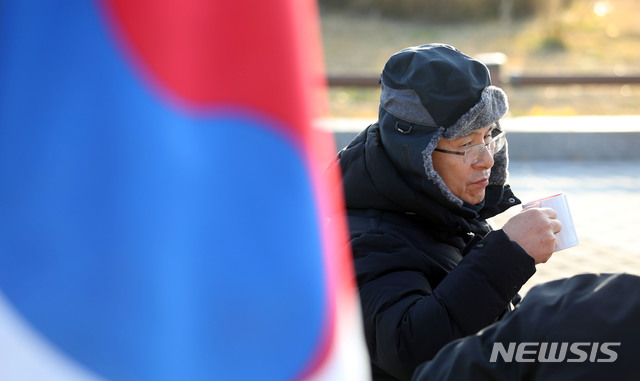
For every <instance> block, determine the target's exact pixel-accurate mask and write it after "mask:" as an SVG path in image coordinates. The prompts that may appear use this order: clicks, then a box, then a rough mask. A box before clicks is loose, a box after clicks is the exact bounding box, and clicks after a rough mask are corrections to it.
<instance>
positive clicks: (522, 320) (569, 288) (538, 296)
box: [414, 274, 640, 381]
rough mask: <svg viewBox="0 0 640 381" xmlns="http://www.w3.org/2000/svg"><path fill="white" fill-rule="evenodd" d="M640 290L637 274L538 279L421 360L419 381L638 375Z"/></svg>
mask: <svg viewBox="0 0 640 381" xmlns="http://www.w3.org/2000/svg"><path fill="white" fill-rule="evenodd" d="M639 292H640V277H638V276H635V275H631V274H579V275H576V276H573V277H571V278H566V279H559V280H555V281H552V282H548V283H544V284H541V285H538V286H536V287H534V288H532V289H531V291H529V292H528V293H527V296H526V297H525V298H524V301H523V302H522V303H520V304H519V305H518V307H517V308H516V309H515V310H514V311H512V312H510V313H509V314H507V315H506V316H505V318H504V319H502V320H501V321H499V322H497V323H496V324H493V325H492V326H490V327H489V328H487V329H485V330H483V331H482V332H481V333H479V334H477V335H472V336H468V337H465V338H463V339H460V340H456V341H454V342H452V343H450V344H449V345H447V346H445V347H444V348H443V349H442V350H441V351H440V352H439V353H438V355H437V356H436V357H435V358H434V359H433V360H431V361H429V362H426V363H424V364H423V365H421V366H419V367H418V369H417V370H416V373H415V375H414V381H464V380H473V381H501V380H504V381H517V380H520V381H525V380H526V381H574V380H576V381H577V380H579V381H591V380H593V381H602V380H612V381H613V380H615V381H624V380H629V381H631V380H634V381H635V380H638V379H640V362H639V361H638V358H639V357H640V329H639V327H638V317H640V299H638V298H637V297H636V295H638V293H639ZM498 346H500V347H502V348H504V349H505V350H504V351H503V352H502V353H500V352H499V351H498V350H497V349H496V348H497V347H498Z"/></svg>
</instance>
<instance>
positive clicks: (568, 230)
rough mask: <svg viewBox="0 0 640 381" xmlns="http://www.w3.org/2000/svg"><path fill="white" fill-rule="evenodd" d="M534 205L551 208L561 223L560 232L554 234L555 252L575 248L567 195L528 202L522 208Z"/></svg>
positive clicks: (574, 230)
mask: <svg viewBox="0 0 640 381" xmlns="http://www.w3.org/2000/svg"><path fill="white" fill-rule="evenodd" d="M535 203H539V204H540V207H542V208H551V209H553V210H555V211H556V213H557V214H558V220H559V221H560V223H562V230H560V232H558V233H557V234H556V237H558V246H557V247H556V249H555V251H560V250H564V249H567V248H569V247H573V246H576V245H577V244H578V235H577V234H576V228H575V226H574V225H573V218H572V217H571V211H570V210H569V203H568V202H567V195H566V194H564V193H560V194H556V195H553V196H549V197H545V198H541V199H539V200H534V201H529V202H527V203H525V204H523V205H522V207H523V208H526V207H528V206H530V205H531V204H535Z"/></svg>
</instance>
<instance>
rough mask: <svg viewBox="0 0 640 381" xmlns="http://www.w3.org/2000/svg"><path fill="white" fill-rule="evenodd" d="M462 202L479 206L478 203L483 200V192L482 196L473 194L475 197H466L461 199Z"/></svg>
mask: <svg viewBox="0 0 640 381" xmlns="http://www.w3.org/2000/svg"><path fill="white" fill-rule="evenodd" d="M462 200H463V201H466V202H468V203H469V204H471V205H476V204H479V203H481V202H482V200H484V192H482V194H475V195H470V196H467V197H465V198H463V199H462Z"/></svg>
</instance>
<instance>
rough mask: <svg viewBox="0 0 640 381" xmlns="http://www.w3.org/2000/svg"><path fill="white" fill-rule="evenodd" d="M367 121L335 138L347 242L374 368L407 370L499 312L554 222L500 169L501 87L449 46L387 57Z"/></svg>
mask: <svg viewBox="0 0 640 381" xmlns="http://www.w3.org/2000/svg"><path fill="white" fill-rule="evenodd" d="M381 85H382V91H381V95H380V112H379V120H378V122H377V123H375V124H373V125H371V126H369V127H367V128H366V129H365V130H364V131H363V132H362V133H360V134H359V135H358V136H357V137H356V138H355V139H354V141H353V142H352V143H351V144H350V145H349V146H348V147H346V148H345V149H344V150H342V151H341V152H340V153H339V155H338V158H339V163H340V165H341V167H342V171H343V178H344V189H345V196H346V204H347V209H348V210H347V214H348V220H349V229H350V233H351V245H352V249H353V255H354V260H355V268H356V273H357V277H358V286H359V291H360V298H361V303H362V311H363V318H364V327H365V335H366V339H367V345H368V348H369V354H370V357H371V365H372V374H373V377H374V379H375V380H395V379H410V378H411V376H412V374H413V372H414V370H415V368H416V366H418V365H419V364H420V363H422V362H424V361H427V360H429V359H431V358H433V356H435V354H436V353H437V352H438V350H440V349H441V348H442V347H443V346H444V345H446V344H447V343H449V342H451V341H453V340H455V339H458V338H461V337H463V336H467V335H471V334H474V333H476V332H478V331H479V330H480V329H482V328H484V327H486V326H488V325H490V324H491V323H493V322H495V321H496V320H498V319H499V318H500V317H501V316H502V314H503V313H504V312H505V311H506V310H507V309H508V308H509V305H510V302H511V300H512V299H513V298H514V297H515V296H516V295H517V292H518V290H519V289H520V287H521V286H522V285H523V284H524V283H525V282H526V281H527V280H528V279H529V278H530V277H531V275H533V273H534V272H535V265H536V264H538V263H543V262H546V261H547V260H548V259H549V257H550V256H551V254H552V253H553V250H554V248H555V244H556V238H555V235H554V233H557V232H558V231H560V229H561V224H560V222H559V221H558V220H557V219H556V218H555V217H556V214H555V212H554V211H553V210H551V209H544V208H539V207H534V208H528V209H526V210H524V211H522V212H521V213H519V214H518V215H516V216H514V217H513V218H512V219H511V220H509V221H508V222H507V223H506V224H505V225H504V227H503V228H502V229H501V230H497V231H493V232H491V228H490V227H489V224H488V223H487V222H486V219H487V218H490V217H492V216H494V215H496V214H498V213H501V212H503V211H504V210H506V209H508V208H510V207H512V206H514V205H517V204H519V203H520V201H519V200H518V199H517V198H516V197H515V196H514V195H513V193H512V192H511V190H510V188H509V186H508V185H507V184H506V180H507V164H508V163H507V161H508V160H507V146H506V140H505V136H504V133H503V132H502V130H501V127H500V122H499V120H500V118H501V117H502V116H503V115H504V114H505V113H506V112H507V109H508V104H507V97H506V95H505V94H504V92H503V91H502V90H500V89H499V88H497V87H495V86H491V81H490V77H489V71H488V70H487V68H486V66H485V65H483V64H482V63H480V62H478V61H476V60H474V59H472V58H471V57H468V56H466V55H464V54H463V53H461V52H460V51H458V50H457V49H455V48H454V47H451V46H448V45H443V44H429V45H423V46H419V47H412V48H407V49H404V50H402V51H400V52H398V53H396V54H395V55H393V56H392V57H391V58H390V59H389V61H388V62H387V63H386V65H385V68H384V70H383V72H382V77H381Z"/></svg>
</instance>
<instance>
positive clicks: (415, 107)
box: [380, 83, 437, 127]
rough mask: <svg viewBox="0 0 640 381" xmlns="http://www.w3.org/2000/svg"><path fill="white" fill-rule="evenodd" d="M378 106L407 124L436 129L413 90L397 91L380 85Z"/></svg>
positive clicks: (431, 118) (434, 123)
mask: <svg viewBox="0 0 640 381" xmlns="http://www.w3.org/2000/svg"><path fill="white" fill-rule="evenodd" d="M381 86H382V90H381V92H380V106H381V107H382V108H384V109H385V110H387V112H388V113H390V114H392V115H394V116H395V117H396V118H399V119H402V120H406V121H407V122H409V123H415V124H422V125H424V126H434V127H437V125H436V122H435V121H434V120H433V117H432V116H431V114H429V111H428V110H427V109H426V108H425V107H424V105H423V104H422V101H421V100H420V96H419V95H418V93H416V92H415V90H413V89H403V90H398V89H394V88H391V87H388V86H385V85H384V83H383V84H382V85H381Z"/></svg>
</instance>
